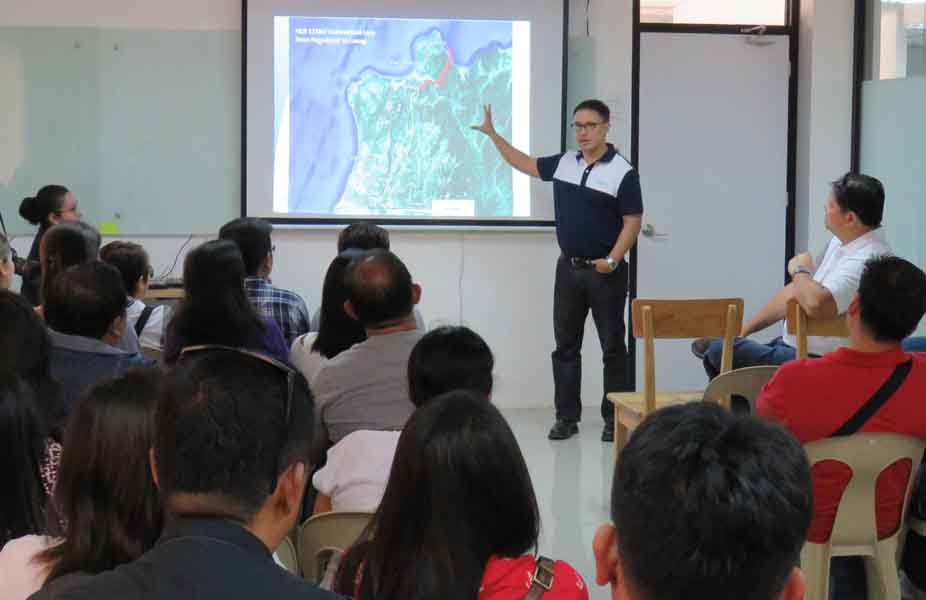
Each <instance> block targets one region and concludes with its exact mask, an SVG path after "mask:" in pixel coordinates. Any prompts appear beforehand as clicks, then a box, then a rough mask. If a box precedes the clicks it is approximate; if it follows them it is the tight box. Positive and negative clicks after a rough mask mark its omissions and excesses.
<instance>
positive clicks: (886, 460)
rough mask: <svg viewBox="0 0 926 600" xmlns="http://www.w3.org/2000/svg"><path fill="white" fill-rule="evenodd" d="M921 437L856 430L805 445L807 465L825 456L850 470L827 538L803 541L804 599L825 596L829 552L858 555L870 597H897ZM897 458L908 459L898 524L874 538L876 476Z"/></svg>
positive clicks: (824, 599)
mask: <svg viewBox="0 0 926 600" xmlns="http://www.w3.org/2000/svg"><path fill="white" fill-rule="evenodd" d="M924 446H926V442H924V441H923V440H920V439H916V438H911V437H907V436H904V435H898V434H894V433H856V434H854V435H850V436H846V437H838V438H828V439H825V440H820V441H817V442H811V443H809V444H805V445H804V449H805V450H806V451H807V456H808V457H809V458H810V464H811V465H814V464H816V463H818V462H821V461H824V460H835V461H838V462H841V463H845V464H846V465H848V466H849V468H850V469H852V478H851V479H850V480H849V485H848V487H846V490H845V492H843V494H842V498H841V499H840V500H839V507H838V508H837V509H836V520H835V522H834V523H833V532H832V534H831V535H830V539H829V540H828V541H826V542H824V543H822V544H815V543H813V542H807V543H805V544H804V547H803V548H802V549H801V569H802V570H803V571H804V576H805V577H806V578H807V595H806V598H807V600H827V598H828V596H829V579H830V578H829V573H830V559H831V558H832V557H834V556H863V557H864V558H865V575H866V580H867V587H868V597H869V598H883V599H886V600H900V581H899V578H898V575H897V568H898V565H899V562H900V561H899V558H900V552H901V550H902V549H903V542H904V540H905V539H906V533H907V530H908V527H909V525H908V524H907V522H906V514H907V505H908V504H909V501H910V492H911V489H912V487H913V482H914V480H915V479H916V469H917V467H918V466H919V464H920V459H921V458H922V457H923V448H924ZM901 459H909V460H910V461H911V463H912V465H911V469H910V477H909V479H908V480H907V491H906V494H905V495H904V500H903V512H902V514H901V519H900V527H899V528H898V530H897V532H895V533H894V534H893V535H891V536H889V537H887V538H884V539H881V540H879V539H878V527H877V522H876V520H875V485H876V482H877V479H878V475H880V474H881V472H882V471H884V470H885V469H886V468H887V467H889V466H890V465H892V464H894V463H895V462H896V461H898V460H901Z"/></svg>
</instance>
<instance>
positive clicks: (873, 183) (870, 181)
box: [691, 173, 891, 379]
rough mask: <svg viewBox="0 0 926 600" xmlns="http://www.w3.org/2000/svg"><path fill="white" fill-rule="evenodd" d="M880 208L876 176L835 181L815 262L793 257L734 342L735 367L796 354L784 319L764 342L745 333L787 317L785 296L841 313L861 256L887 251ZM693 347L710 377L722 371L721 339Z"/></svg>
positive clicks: (828, 313) (818, 351) (824, 343)
mask: <svg viewBox="0 0 926 600" xmlns="http://www.w3.org/2000/svg"><path fill="white" fill-rule="evenodd" d="M883 213H884V187H883V186H882V185H881V182H880V181H878V180H877V179H875V178H874V177H869V176H867V175H859V174H856V173H846V174H845V175H844V176H843V177H841V178H840V179H839V180H837V181H834V182H833V186H832V191H831V193H830V195H829V197H828V198H827V200H826V210H825V213H824V223H825V225H826V228H827V229H829V230H830V231H831V232H832V233H833V239H831V240H830V243H829V245H828V246H827V247H826V252H824V254H823V257H822V259H821V260H820V264H819V266H817V264H816V263H815V262H814V259H813V257H812V256H811V255H810V254H809V253H807V252H805V253H803V254H799V255H797V256H795V257H794V258H792V259H791V261H790V262H789V263H788V273H789V274H790V275H791V283H789V284H788V285H786V286H785V287H783V288H782V289H781V290H780V291H779V292H778V293H777V294H775V296H774V297H773V298H772V299H771V300H769V302H768V303H767V304H766V305H765V306H764V307H762V310H760V311H759V312H758V313H757V314H756V315H755V316H753V317H752V319H750V320H749V321H748V322H746V323H745V324H744V325H743V330H742V333H741V334H740V335H741V336H742V337H740V338H737V340H736V342H735V343H734V346H733V368H734V369H739V368H742V367H754V366H758V365H780V364H782V363H784V362H787V361H789V360H793V359H794V356H795V346H796V342H795V340H794V337H793V336H790V335H788V333H787V330H786V328H785V326H784V325H785V324H784V323H782V335H781V336H780V337H777V338H775V339H774V340H772V341H771V342H768V343H767V344H763V343H760V342H756V341H753V340H750V339H749V338H748V337H747V336H749V335H751V334H753V333H756V332H758V331H762V330H763V329H765V328H767V327H769V326H771V325H774V324H775V323H777V322H778V321H782V320H783V319H784V318H785V312H786V309H787V305H788V301H789V300H791V299H792V298H796V299H797V301H798V303H799V304H800V305H801V307H802V308H803V309H804V310H805V311H807V314H808V315H809V316H810V317H812V318H827V317H835V316H836V315H840V314H843V313H844V312H846V309H847V308H848V307H849V303H850V302H852V298H853V297H854V296H855V293H856V292H857V291H858V282H859V278H860V277H861V274H862V269H863V268H864V266H865V261H867V260H868V259H869V258H871V257H873V256H880V255H885V254H891V248H890V246H889V245H888V243H887V240H886V239H885V237H884V232H883V230H882V229H881V217H882V215H883ZM807 344H808V351H809V352H810V354H812V355H823V354H825V353H827V352H831V351H833V350H835V349H836V348H838V347H839V346H843V345H846V344H847V340H846V338H831V337H811V338H809V340H808V343H807ZM691 349H692V352H693V353H694V354H695V356H697V357H698V358H701V359H702V360H703V361H704V369H705V371H707V374H708V376H709V377H710V378H712V379H713V378H714V377H716V376H717V374H718V373H719V372H720V355H721V352H722V350H723V344H722V340H718V339H706V338H703V339H700V340H695V342H694V343H693V344H692V346H691Z"/></svg>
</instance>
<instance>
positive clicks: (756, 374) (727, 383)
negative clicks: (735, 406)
mask: <svg viewBox="0 0 926 600" xmlns="http://www.w3.org/2000/svg"><path fill="white" fill-rule="evenodd" d="M777 370H778V367H744V368H742V369H734V370H732V371H728V372H726V373H723V374H721V375H718V376H717V377H714V379H713V380H712V381H711V382H710V383H709V384H708V385H707V389H706V390H704V399H705V400H707V401H709V402H717V403H718V404H720V405H722V406H723V407H724V408H726V409H727V410H730V397H731V396H742V397H743V398H746V400H747V401H748V402H749V412H750V413H755V411H756V397H757V396H758V395H759V392H761V391H762V387H763V386H764V385H765V384H766V383H768V380H769V379H771V378H772V375H774V374H775V371H777Z"/></svg>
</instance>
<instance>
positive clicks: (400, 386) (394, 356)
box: [312, 250, 423, 464]
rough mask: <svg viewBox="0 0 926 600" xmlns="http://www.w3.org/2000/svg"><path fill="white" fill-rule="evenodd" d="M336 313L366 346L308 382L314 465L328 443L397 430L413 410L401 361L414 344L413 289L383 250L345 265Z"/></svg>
mask: <svg viewBox="0 0 926 600" xmlns="http://www.w3.org/2000/svg"><path fill="white" fill-rule="evenodd" d="M345 277H346V281H347V288H348V298H349V299H348V301H347V302H345V304H344V309H345V310H346V311H347V313H348V315H349V316H350V317H352V318H354V319H357V321H359V322H360V324H361V325H363V327H364V328H365V329H366V332H367V339H366V340H365V341H363V342H360V343H359V344H355V345H354V346H352V347H350V348H349V349H347V350H345V351H343V352H341V353H340V354H338V355H337V356H335V357H334V358H332V359H331V360H329V361H328V362H327V363H326V364H325V366H324V367H323V368H322V369H321V370H320V371H319V372H318V375H316V376H315V379H314V380H313V381H312V391H313V392H314V393H315V397H316V401H317V405H316V414H317V423H316V429H317V433H316V439H315V440H314V441H315V445H314V448H313V454H312V456H313V458H314V459H315V461H314V462H315V464H318V462H319V459H320V458H321V457H322V456H323V455H324V452H325V450H326V449H327V447H328V445H329V443H331V444H336V443H338V442H339V441H341V439H342V438H344V437H345V436H347V435H348V434H350V433H352V432H354V431H357V430H360V429H372V430H377V431H381V430H397V429H402V427H404V426H405V421H407V420H408V416H409V415H410V414H411V413H412V411H413V410H414V409H415V407H414V405H413V404H412V403H411V402H410V401H409V399H408V379H407V376H406V373H407V370H408V357H409V355H410V354H411V352H412V348H413V347H414V346H415V344H417V343H418V340H419V339H421V336H422V333H423V332H422V331H421V330H419V329H417V327H416V326H415V317H414V316H413V315H412V310H413V308H414V306H415V305H416V304H418V300H419V299H420V298H421V287H420V286H418V284H416V283H413V282H412V276H411V274H410V273H409V272H408V269H407V268H405V265H404V264H403V263H402V261H401V260H399V258H398V257H397V256H396V255H395V254H392V253H391V252H389V251H388V250H372V251H370V252H368V253H366V254H364V255H363V256H361V257H360V258H357V259H356V260H354V261H352V262H351V264H350V265H349V266H348V268H347V274H346V276H345Z"/></svg>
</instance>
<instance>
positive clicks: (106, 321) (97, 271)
mask: <svg viewBox="0 0 926 600" xmlns="http://www.w3.org/2000/svg"><path fill="white" fill-rule="evenodd" d="M125 298H126V293H125V286H124V285H123V284H122V275H121V274H120V273H119V271H118V270H117V269H116V268H115V267H113V266H112V265H107V264H106V263H103V262H100V261H98V260H94V261H92V262H88V263H84V264H81V265H75V266H73V267H68V268H67V269H65V270H64V272H62V273H61V274H60V275H58V276H57V277H55V279H54V281H52V282H51V286H50V287H49V290H48V295H47V297H46V298H45V308H44V313H45V322H46V323H48V326H49V327H51V328H52V329H54V330H55V331H57V332H59V333H65V334H68V335H80V336H84V337H88V338H95V339H102V337H103V336H104V335H106V332H107V331H108V330H109V326H110V325H111V324H112V322H113V320H114V319H115V318H116V317H120V316H124V315H125Z"/></svg>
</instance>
